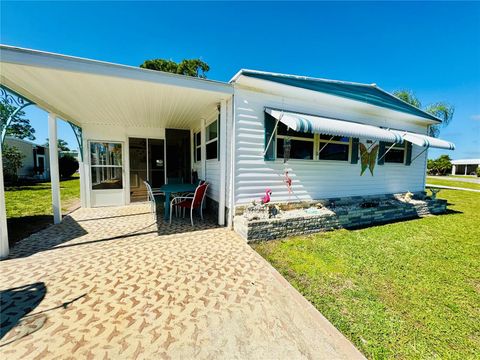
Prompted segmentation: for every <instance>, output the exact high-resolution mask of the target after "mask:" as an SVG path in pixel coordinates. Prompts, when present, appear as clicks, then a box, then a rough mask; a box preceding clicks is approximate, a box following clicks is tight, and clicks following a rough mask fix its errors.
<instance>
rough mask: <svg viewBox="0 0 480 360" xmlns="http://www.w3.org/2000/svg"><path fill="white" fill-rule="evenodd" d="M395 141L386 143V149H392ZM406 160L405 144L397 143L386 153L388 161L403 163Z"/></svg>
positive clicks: (386, 160)
mask: <svg viewBox="0 0 480 360" xmlns="http://www.w3.org/2000/svg"><path fill="white" fill-rule="evenodd" d="M392 145H393V143H385V151H387V150H388V149H390V147H391V146H392ZM404 161H405V144H395V146H394V147H392V148H391V149H390V150H389V151H388V152H387V153H386V154H385V162H386V163H396V164H403V163H404Z"/></svg>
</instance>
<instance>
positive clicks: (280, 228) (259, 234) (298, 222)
mask: <svg viewBox="0 0 480 360" xmlns="http://www.w3.org/2000/svg"><path fill="white" fill-rule="evenodd" d="M365 201H378V202H379V205H378V206H377V207H371V208H362V207H360V206H359V205H360V204H361V203H362V202H365ZM318 203H321V204H323V205H324V206H326V207H327V208H326V209H327V211H321V212H320V213H319V214H309V213H307V212H305V211H298V210H297V211H295V212H294V215H293V216H283V217H280V218H272V219H260V220H247V218H246V217H244V216H238V215H237V216H235V219H234V229H235V231H236V232H237V233H238V234H239V235H240V236H242V237H243V238H244V239H246V240H247V241H249V242H250V241H256V240H272V239H279V238H284V237H288V236H293V235H303V234H310V233H315V232H320V231H329V230H333V229H340V228H346V229H352V228H357V227H363V226H368V225H373V224H380V223H388V222H393V221H397V220H402V219H412V218H418V217H423V216H426V215H431V214H441V213H444V212H445V211H446V209H447V201H446V200H440V199H436V200H412V202H404V201H400V200H398V199H396V198H395V197H394V196H393V195H384V196H381V197H378V196H377V197H365V198H364V197H349V198H336V199H324V200H322V201H316V202H315V204H318ZM282 206H285V205H280V207H282ZM298 208H301V207H298ZM298 208H297V209H298Z"/></svg>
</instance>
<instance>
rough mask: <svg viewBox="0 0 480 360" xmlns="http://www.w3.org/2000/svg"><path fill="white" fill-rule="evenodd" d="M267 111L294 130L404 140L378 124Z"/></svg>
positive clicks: (390, 140) (393, 141) (379, 139)
mask: <svg viewBox="0 0 480 360" xmlns="http://www.w3.org/2000/svg"><path fill="white" fill-rule="evenodd" d="M265 112H266V113H267V114H269V115H271V116H273V117H274V118H275V119H277V120H278V121H280V122H282V123H283V124H285V125H287V126H288V127H289V128H290V129H292V130H294V131H300V132H310V133H318V134H324V135H331V136H347V137H353V138H364V139H369V140H378V141H386V142H392V143H402V142H403V138H402V136H401V135H400V134H398V133H394V132H392V131H389V130H386V129H382V128H379V127H377V126H372V125H366V124H360V123H354V122H351V121H344V120H336V119H330V118H326V117H321V116H313V115H304V114H298V113H293V112H287V111H282V110H276V109H271V108H266V109H265Z"/></svg>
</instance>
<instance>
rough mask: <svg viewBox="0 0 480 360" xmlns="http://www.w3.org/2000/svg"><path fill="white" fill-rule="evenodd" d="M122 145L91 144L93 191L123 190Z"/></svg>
mask: <svg viewBox="0 0 480 360" xmlns="http://www.w3.org/2000/svg"><path fill="white" fill-rule="evenodd" d="M122 166H123V165H122V144H119V143H107V142H91V143H90V171H91V174H92V190H106V189H122V188H123V178H122V173H123V168H122Z"/></svg>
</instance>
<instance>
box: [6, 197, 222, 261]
mask: <svg viewBox="0 0 480 360" xmlns="http://www.w3.org/2000/svg"><path fill="white" fill-rule="evenodd" d="M148 210H149V205H148V204H144V203H140V204H133V205H128V206H122V207H109V208H93V209H79V210H78V211H75V212H74V213H72V214H70V215H68V216H65V217H64V218H63V220H62V222H61V223H60V224H58V225H53V226H49V227H48V228H46V229H44V230H42V231H39V232H37V233H35V234H32V235H31V236H29V237H27V238H25V239H23V240H21V241H19V242H18V243H16V244H15V246H14V247H13V248H12V249H11V252H10V255H9V257H8V259H16V258H22V257H28V256H31V255H34V254H36V253H39V252H43V251H49V250H58V249H62V248H70V247H75V246H80V245H89V244H96V243H103V242H110V241H115V240H122V239H128V238H132V240H133V239H134V238H136V237H140V236H142V237H143V236H153V237H157V236H166V235H174V234H182V233H190V232H193V231H202V230H208V229H214V228H217V227H219V225H218V224H217V217H216V215H214V214H210V213H208V212H207V213H206V214H204V220H203V221H202V220H201V219H200V217H199V216H196V217H195V218H194V224H195V226H193V227H192V225H191V224H190V219H189V218H188V217H185V218H183V217H179V218H177V217H173V219H172V224H169V222H168V221H165V220H164V219H163V211H162V209H159V211H158V213H157V221H155V219H154V217H153V215H152V213H151V212H149V211H148Z"/></svg>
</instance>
